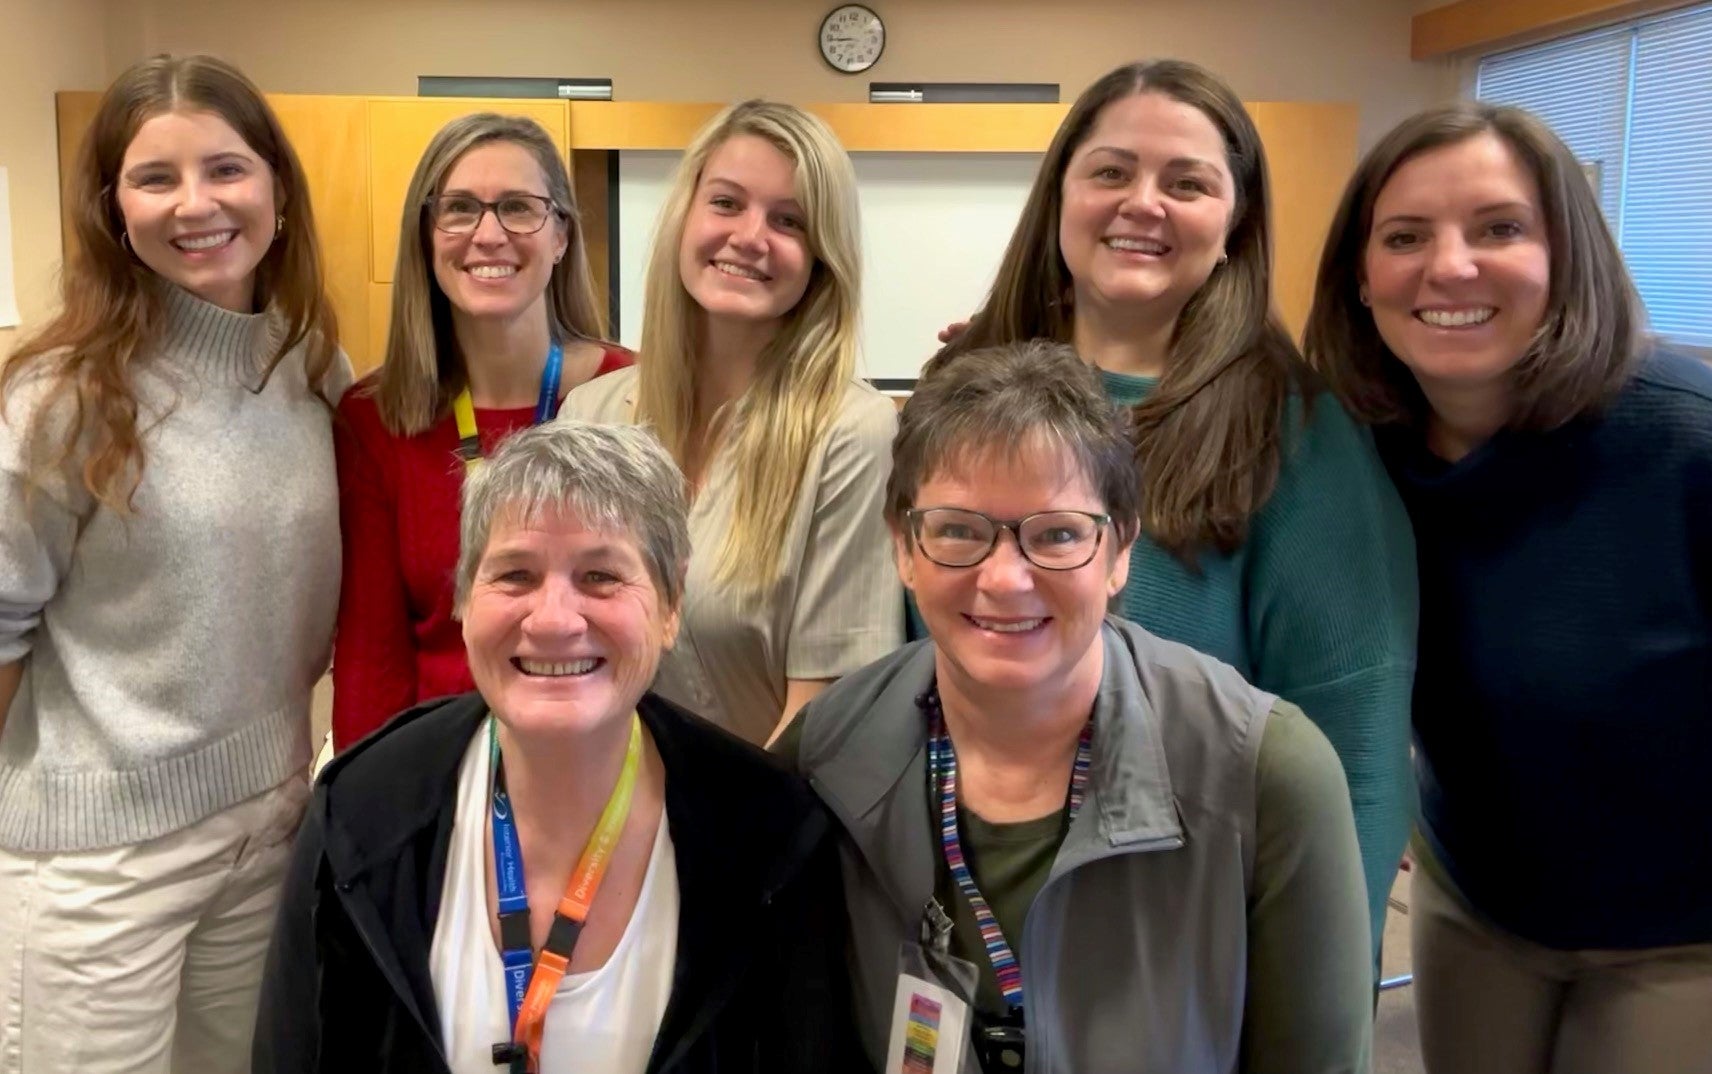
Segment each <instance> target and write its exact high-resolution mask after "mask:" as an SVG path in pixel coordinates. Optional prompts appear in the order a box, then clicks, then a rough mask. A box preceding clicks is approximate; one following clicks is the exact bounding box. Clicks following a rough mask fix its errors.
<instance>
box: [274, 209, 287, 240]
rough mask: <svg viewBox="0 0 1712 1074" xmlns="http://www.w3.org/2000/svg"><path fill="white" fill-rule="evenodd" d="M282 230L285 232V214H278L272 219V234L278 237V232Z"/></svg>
mask: <svg viewBox="0 0 1712 1074" xmlns="http://www.w3.org/2000/svg"><path fill="white" fill-rule="evenodd" d="M284 230H285V214H284V213H280V214H279V215H278V216H276V217H274V218H273V233H274V234H275V235H278V234H279V233H280V232H282V231H284Z"/></svg>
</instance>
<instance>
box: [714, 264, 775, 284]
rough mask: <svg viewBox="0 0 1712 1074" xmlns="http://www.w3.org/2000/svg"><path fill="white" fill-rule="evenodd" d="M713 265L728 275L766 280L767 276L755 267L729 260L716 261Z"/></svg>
mask: <svg viewBox="0 0 1712 1074" xmlns="http://www.w3.org/2000/svg"><path fill="white" fill-rule="evenodd" d="M713 267H714V268H716V269H718V270H719V271H721V272H723V273H725V274H726V275H727V276H737V277H740V278H742V279H745V280H764V279H766V278H767V277H766V276H765V275H763V274H762V273H760V272H758V271H756V270H755V269H752V268H748V267H747V266H744V265H733V264H732V263H731V262H729V261H715V262H714V263H713Z"/></svg>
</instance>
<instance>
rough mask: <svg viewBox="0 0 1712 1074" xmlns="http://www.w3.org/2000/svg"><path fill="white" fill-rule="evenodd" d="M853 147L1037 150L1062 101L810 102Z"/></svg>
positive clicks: (1059, 115)
mask: <svg viewBox="0 0 1712 1074" xmlns="http://www.w3.org/2000/svg"><path fill="white" fill-rule="evenodd" d="M808 108H809V110H810V111H812V112H813V113H814V114H816V115H818V116H819V117H820V118H822V119H824V120H826V122H827V123H828V124H829V125H830V126H831V127H832V129H833V130H834V131H835V132H837V134H838V140H839V141H841V142H843V143H844V148H846V149H848V150H850V151H851V152H853V153H858V152H878V153H933V152H940V153H947V152H949V153H1038V152H1040V151H1042V150H1044V149H1045V148H1046V146H1047V143H1049V142H1051V141H1052V135H1053V133H1054V132H1055V131H1057V130H1058V124H1059V123H1060V122H1062V121H1063V119H1064V114H1065V113H1066V112H1068V111H1069V106H1067V105H1063V104H815V105H809V106H808Z"/></svg>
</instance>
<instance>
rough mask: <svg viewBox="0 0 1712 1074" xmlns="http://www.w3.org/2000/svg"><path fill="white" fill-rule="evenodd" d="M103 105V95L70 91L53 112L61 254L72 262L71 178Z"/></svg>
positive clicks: (57, 100) (58, 99)
mask: <svg viewBox="0 0 1712 1074" xmlns="http://www.w3.org/2000/svg"><path fill="white" fill-rule="evenodd" d="M100 104H101V94H100V93H99V92H96V91H89V90H69V91H66V92H62V93H56V94H54V113H55V116H56V118H57V120H58V124H59V223H60V228H59V233H60V253H61V255H62V256H63V257H64V259H65V261H66V263H70V261H71V256H72V254H73V253H74V252H75V251H76V249H77V236H76V235H75V234H73V233H72V229H71V189H70V187H71V176H72V172H73V169H74V168H75V167H76V166H77V152H78V150H79V149H80V148H82V146H83V136H84V135H85V134H86V133H88V131H89V128H90V126H91V125H92V124H93V123H94V122H95V109H96V108H97V107H99V106H100Z"/></svg>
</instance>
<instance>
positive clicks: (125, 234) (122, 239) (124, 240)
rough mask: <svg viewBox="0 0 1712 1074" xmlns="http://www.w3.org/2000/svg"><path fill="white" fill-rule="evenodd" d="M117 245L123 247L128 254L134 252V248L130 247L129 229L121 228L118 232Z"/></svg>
mask: <svg viewBox="0 0 1712 1074" xmlns="http://www.w3.org/2000/svg"><path fill="white" fill-rule="evenodd" d="M119 245H120V246H122V247H124V248H125V252H126V253H128V254H131V253H136V251H135V250H132V249H131V233H130V232H129V231H124V230H121V231H120V232H119Z"/></svg>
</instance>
